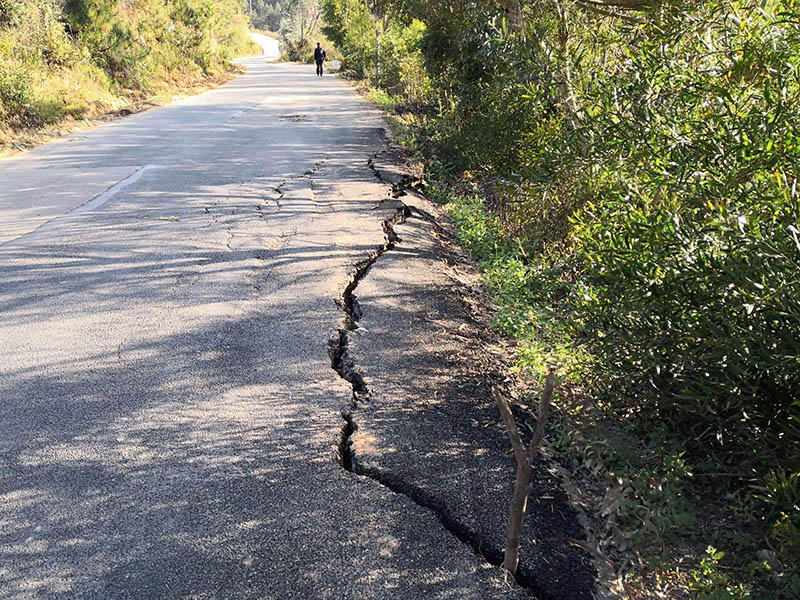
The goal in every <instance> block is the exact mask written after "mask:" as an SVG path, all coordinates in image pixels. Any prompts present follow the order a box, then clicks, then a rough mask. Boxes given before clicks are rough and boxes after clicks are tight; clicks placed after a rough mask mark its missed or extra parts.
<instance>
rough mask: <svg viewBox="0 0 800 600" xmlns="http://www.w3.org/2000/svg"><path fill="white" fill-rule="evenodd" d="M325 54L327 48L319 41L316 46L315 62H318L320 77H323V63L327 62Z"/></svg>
mask: <svg viewBox="0 0 800 600" xmlns="http://www.w3.org/2000/svg"><path fill="white" fill-rule="evenodd" d="M325 56H326V55H325V50H323V49H322V48H321V47H320V45H319V42H317V47H316V48H314V62H315V63H317V75H319V76H320V77H322V63H324V62H325Z"/></svg>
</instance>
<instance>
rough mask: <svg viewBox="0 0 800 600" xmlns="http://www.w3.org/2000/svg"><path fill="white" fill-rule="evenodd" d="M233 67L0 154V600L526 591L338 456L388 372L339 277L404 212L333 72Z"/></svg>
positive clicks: (372, 117)
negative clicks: (26, 148)
mask: <svg viewBox="0 0 800 600" xmlns="http://www.w3.org/2000/svg"><path fill="white" fill-rule="evenodd" d="M247 66H248V71H247V73H246V74H244V75H242V76H240V77H238V78H237V79H235V80H234V81H232V82H231V83H229V84H227V85H225V86H222V87H220V88H218V89H216V90H213V91H211V92H207V93H205V94H202V95H200V96H196V97H194V98H190V99H187V100H184V101H181V102H178V103H176V104H173V105H171V106H169V107H165V108H162V109H158V110H154V111H151V112H147V113H143V114H139V115H135V116H132V117H130V118H126V119H123V120H119V121H116V122H113V123H110V124H107V125H104V126H102V127H99V128H97V129H95V130H93V131H90V132H88V133H86V134H85V135H84V136H82V137H81V139H80V140H79V141H74V142H70V141H67V140H64V141H57V142H54V143H51V144H46V145H44V146H41V147H39V148H37V149H35V150H33V151H32V152H30V153H28V154H26V155H24V156H21V157H18V158H15V159H11V160H8V161H5V162H3V163H1V164H0V221H2V223H3V227H2V229H1V230H0V314H1V315H2V320H1V321H0V400H1V401H0V423H2V427H3V435H2V436H0V505H1V506H2V512H1V513H0V597H2V598H42V597H48V598H49V597H52V598H57V597H70V598H72V597H81V598H107V597H113V598H165V597H169V598H171V597H195V598H211V597H224V598H236V597H261V598H375V599H378V598H445V597H446V598H476V599H478V598H480V599H483V598H513V597H527V596H528V595H529V591H527V590H525V589H522V588H520V587H518V586H516V585H515V584H512V583H509V582H506V581H505V579H504V577H503V576H502V573H501V572H500V570H499V569H497V568H495V567H493V566H492V565H490V564H489V563H487V562H486V560H484V558H483V557H482V556H481V555H480V553H479V552H476V548H475V547H474V545H473V546H472V547H471V546H470V545H469V544H465V543H463V542H462V541H461V540H459V539H458V538H457V537H456V536H455V535H453V532H452V531H448V528H447V527H445V525H443V521H442V519H441V515H437V514H436V513H435V511H432V510H430V507H425V506H422V505H421V504H420V503H419V501H418V499H415V498H413V497H412V496H409V495H408V494H405V495H404V494H403V493H401V494H395V493H394V492H392V491H391V490H390V489H388V488H387V487H386V486H385V485H382V484H381V483H380V482H379V481H376V480H375V479H379V480H380V478H371V477H361V476H358V475H356V474H354V473H353V472H349V471H348V470H347V469H343V468H342V465H344V466H345V467H349V468H350V469H351V470H352V471H354V472H355V473H359V472H363V473H365V474H370V473H368V472H367V470H364V469H362V470H359V469H356V468H353V464H352V463H353V460H354V458H353V457H354V455H353V452H354V451H355V452H358V449H359V448H364V444H365V437H364V436H365V435H366V433H367V427H365V428H364V429H363V430H361V431H359V432H357V433H356V434H355V437H354V440H351V439H350V437H351V435H352V434H354V425H353V420H354V418H356V417H354V413H355V412H357V411H358V410H361V406H360V405H362V404H367V403H369V401H370V400H374V399H375V398H376V397H377V396H380V395H383V394H385V389H387V388H386V386H385V385H384V384H382V383H379V374H378V373H377V372H376V371H375V369H374V368H373V367H370V366H369V360H366V359H364V357H363V356H361V355H360V356H359V358H358V359H356V358H354V355H353V348H352V340H353V337H354V336H355V337H358V338H359V340H358V343H357V344H356V345H357V349H359V350H362V349H363V348H364V347H365V346H364V344H366V343H368V342H367V340H368V337H369V336H368V333H369V331H368V329H369V328H370V327H373V326H372V325H371V324H370V325H368V326H366V325H365V323H364V322H363V321H362V320H361V315H360V313H359V311H360V310H361V308H359V306H360V304H362V303H363V302H362V303H359V302H357V301H356V300H355V297H354V289H355V287H356V286H357V285H358V284H359V282H361V281H362V279H363V278H364V276H365V275H367V273H368V272H369V270H370V266H372V265H373V263H374V261H375V260H376V259H377V258H378V257H380V256H381V255H383V254H384V253H386V252H387V251H389V250H391V249H392V248H394V247H395V245H396V244H397V243H398V241H399V240H400V238H404V237H405V234H402V233H398V232H397V231H396V230H395V228H396V227H397V226H398V225H400V224H402V223H403V220H404V219H405V218H406V217H408V216H409V215H410V214H411V212H410V209H409V208H408V207H407V206H406V204H404V203H403V202H402V201H400V200H398V199H396V198H392V194H391V186H389V185H387V183H385V182H382V181H379V180H378V179H377V178H376V177H375V170H374V166H372V164H371V162H370V161H369V159H370V158H371V157H376V156H377V155H378V154H379V153H380V152H381V151H383V150H384V149H385V146H386V139H385V132H384V129H383V123H382V122H381V120H380V118H379V116H378V115H377V114H376V113H375V112H374V111H373V110H372V109H370V108H369V107H368V106H367V105H366V104H365V103H363V102H362V101H361V100H359V99H358V97H357V96H356V95H355V94H353V92H352V91H351V90H350V88H349V87H348V86H347V85H346V84H344V83H343V82H341V81H338V80H336V79H334V78H317V77H315V76H314V74H313V70H312V71H309V70H308V69H307V68H306V67H303V66H294V65H274V64H267V63H266V62H264V61H263V60H262V59H253V60H250V61H249V62H248V63H247ZM286 115H303V118H302V119H294V118H291V119H290V118H286ZM394 195H395V196H396V195H398V194H397V193H395V194H394ZM420 214H421V213H420ZM420 222H421V221H420ZM414 247H415V246H414V244H413V243H412V244H411V245H408V246H407V248H406V246H404V248H406V250H405V251H406V252H409V251H413V250H409V249H413V248H414ZM394 254H398V255H399V254H400V253H399V252H398V253H394ZM387 256H388V255H387ZM387 273H389V271H387ZM393 294H395V293H394V292H393ZM399 296H400V294H395V295H394V296H393V298H391V300H392V301H400V302H402V301H407V302H411V303H413V302H414V298H413V297H411V296H409V297H408V298H405V299H403V298H400V297H399ZM336 300H338V303H337V302H336ZM328 340H331V341H330V342H327V341H328ZM383 352H385V350H374V349H373V350H370V353H371V356H372V359H374V360H379V361H380V360H384V362H385V363H386V364H389V363H390V362H391V361H397V360H402V356H399V355H394V356H393V357H391V355H386V356H384V357H383V358H381V356H380V355H381V353H383ZM390 357H391V360H388V359H389V358H390ZM357 361H358V362H359V363H363V364H365V365H366V366H365V370H364V371H361V370H360V367H359V368H356V362H357ZM392 364H394V363H392ZM331 367H333V369H332V368H331ZM396 376H397V377H402V374H399V373H396ZM370 377H372V378H373V379H374V381H373V380H371V379H370ZM375 386H377V388H378V390H379V394H373V391H374V387H375ZM387 406H390V405H388V404H387ZM395 408H396V407H395ZM392 410H393V411H394V408H392ZM387 414H388V413H387ZM342 415H344V418H345V421H343V419H342ZM391 415H392V417H391V418H392V419H395V418H399V417H398V415H397V414H396V412H392V413H391ZM493 418H494V420H495V421H496V420H497V416H495V417H493ZM397 425H402V423H397ZM376 431H377V430H376ZM496 432H497V433H499V434H500V435H501V436H502V432H501V431H499V430H497V431H496ZM422 438H424V435H423V436H422ZM387 439H388V438H387ZM501 439H502V438H501ZM354 442H355V443H354ZM500 454H501V460H504V459H505V458H507V457H502V452H501V453H500ZM355 460H356V461H358V460H359V458H358V455H357V454H356V455H355ZM361 460H362V463H360V464H363V458H362V459H361ZM407 460H408V461H409V462H410V463H418V457H415V456H410V455H409V456H408V457H407ZM420 464H421V463H420ZM501 467H502V465H501ZM376 468H377V467H376ZM501 471H502V468H500V469H499V471H498V473H497V474H496V475H497V477H500V478H501V479H502V480H503V481H504V482H506V483H507V482H510V476H511V475H510V474H511V471H510V470H509V471H506V472H504V473H503V472H501ZM383 483H385V482H383ZM501 492H502V493H505V492H504V491H503V490H501ZM485 510H491V511H495V512H502V513H504V512H505V507H504V506H502V505H501V506H500V508H499V510H498V507H497V506H494V505H493V506H490V507H487V508H485ZM570 522H571V521H570ZM451 529H452V528H451ZM570 535H571V534H570ZM565 539H566V538H565ZM574 564H581V568H583V569H584V570H585V571H586V572H587V573H589V576H588V577H589V578H588V580H587V581H589V583H588V584H581V585H583V587H580V586H578V587H580V590H579V591H580V594H578V595H564V596H563V597H565V598H566V597H570V598H571V597H576V598H578V597H580V598H588V597H591V569H590V567H588V566H587V565H583V564H582V563H580V561H579V560H578V561H577V562H575V563H574ZM554 581H555V583H554V584H553V586H551V587H550V588H547V589H543V590H537V593H539V594H540V595H541V594H543V595H544V596H549V597H556V596H552V594H551V593H552V591H553V589H558V587H559V586H563V585H566V581H565V580H563V579H559V578H558V577H556V578H555V580H554ZM576 589H577V588H576ZM548 590H549V591H548Z"/></svg>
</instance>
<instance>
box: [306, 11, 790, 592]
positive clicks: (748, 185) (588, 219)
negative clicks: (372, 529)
mask: <svg viewBox="0 0 800 600" xmlns="http://www.w3.org/2000/svg"><path fill="white" fill-rule="evenodd" d="M321 7H322V15H323V26H322V30H323V32H324V33H325V35H326V36H327V38H328V39H329V40H331V41H332V42H333V43H335V45H336V47H337V50H338V52H339V53H340V54H341V60H342V66H343V70H344V71H345V72H347V73H349V74H350V75H351V76H352V77H354V78H358V79H362V80H363V81H364V82H365V85H366V86H367V87H368V90H369V92H368V93H369V95H370V97H371V98H372V99H373V100H374V101H375V102H376V103H377V104H379V105H381V106H382V107H383V108H384V109H385V110H386V111H387V113H388V115H389V118H390V121H391V122H392V124H393V127H394V129H395V133H396V139H397V140H398V141H400V142H402V143H403V144H404V145H405V146H406V147H407V148H408V149H409V150H410V151H411V152H413V153H414V154H415V156H416V158H417V159H418V160H419V162H420V163H421V164H422V165H423V167H424V169H425V172H426V179H427V184H428V194H429V196H431V197H432V198H434V199H436V200H438V201H440V202H443V203H446V204H447V206H448V207H449V210H450V214H451V215H452V218H453V220H454V222H455V224H456V226H457V228H458V231H459V234H460V237H461V240H462V243H463V244H464V245H465V246H466V248H467V249H468V250H469V251H470V252H471V253H472V255H473V256H474V257H475V259H476V260H477V261H479V263H480V265H481V266H482V267H483V269H484V272H485V274H486V279H487V282H488V284H489V286H490V288H491V290H492V291H493V294H494V299H495V303H496V315H495V318H494V325H495V326H496V327H497V328H498V329H499V330H501V331H503V332H506V333H508V334H511V335H513V336H515V337H516V338H517V339H518V340H519V351H518V355H517V363H516V368H517V369H518V370H520V371H521V372H529V373H531V374H538V373H542V372H543V371H544V370H545V368H544V367H545V365H546V364H549V363H551V362H553V361H555V362H556V363H557V364H558V365H559V375H560V377H561V380H562V385H561V386H560V390H561V392H560V396H559V398H558V399H557V401H558V408H559V414H558V416H557V419H556V423H555V425H554V426H553V427H552V428H551V431H550V433H549V437H550V443H551V446H552V447H553V448H555V449H556V450H557V451H558V452H559V453H560V455H561V457H562V461H563V462H564V464H565V466H567V467H568V468H570V469H571V470H572V471H573V472H574V473H575V474H576V475H577V476H579V477H582V478H583V481H584V488H585V490H586V492H587V494H588V495H589V496H590V497H591V496H592V495H593V497H594V498H595V502H594V508H595V515H594V518H595V528H596V529H597V531H596V532H595V533H596V534H597V537H598V539H599V544H598V547H597V548H595V549H594V551H595V552H596V553H597V555H598V557H600V559H601V560H603V561H606V562H607V563H608V564H609V565H610V566H611V568H612V570H613V572H614V573H616V574H617V577H616V582H615V585H616V592H617V593H618V595H620V596H624V597H632V598H645V597H647V598H651V597H665V598H684V597H688V598H704V599H711V598H713V599H734V598H735V599H743V598H753V599H762V598H763V599H767V598H769V599H772V598H774V599H790V598H798V597H800V571H798V565H800V560H798V557H799V556H800V395H799V391H800V223H798V218H799V216H800V212H799V211H800V207H799V206H798V202H799V201H800V198H799V197H798V189H797V176H798V173H800V137H798V131H800V75H799V74H798V68H799V67H800V2H798V1H797V0H743V1H725V0H701V1H699V2H691V3H689V2H683V1H680V0H679V1H675V2H661V1H649V0H641V1H638V0H637V1H634V2H631V1H628V0H625V1H622V0H601V1H592V2H589V1H588V0H523V1H516V0H501V1H498V2H486V3H460V4H459V7H458V10H453V7H452V5H451V3H446V2H442V1H441V0H382V1H375V2H373V1H369V2H364V1H363V0H321Z"/></svg>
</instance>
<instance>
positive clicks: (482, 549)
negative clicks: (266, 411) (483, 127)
mask: <svg viewBox="0 0 800 600" xmlns="http://www.w3.org/2000/svg"><path fill="white" fill-rule="evenodd" d="M368 165H369V167H370V168H371V170H372V172H373V174H374V175H375V177H376V178H377V179H378V180H380V181H381V182H383V183H386V181H385V180H384V178H383V177H382V176H381V174H380V172H379V171H378V169H376V167H375V165H374V164H373V160H372V159H370V160H369V162H368ZM415 181H416V178H413V177H410V176H407V177H403V178H402V179H401V180H400V182H395V183H392V187H391V196H390V198H393V199H395V200H396V201H397V202H399V203H400V207H399V208H397V209H396V213H395V215H394V216H393V217H392V218H390V219H385V220H383V222H382V227H383V232H384V236H385V243H384V244H383V245H381V246H378V247H376V248H375V249H374V250H372V251H371V252H370V253H369V255H368V256H367V257H366V258H364V259H362V260H360V261H358V262H357V263H355V265H354V266H353V268H352V269H351V270H350V273H349V275H348V279H347V285H346V286H345V288H344V290H343V292H342V294H341V296H340V297H339V298H338V299H337V300H336V303H337V305H338V306H339V309H340V310H341V311H342V312H343V313H344V315H343V319H342V326H341V327H340V328H339V329H338V330H337V331H336V333H335V334H334V335H332V336H331V338H330V340H329V342H328V354H329V356H330V358H331V368H332V369H333V370H335V371H336V372H337V373H338V374H339V376H340V377H341V378H342V379H344V380H345V381H347V382H348V383H350V385H351V386H352V396H351V401H350V405H349V406H348V407H346V408H344V409H342V419H343V420H344V425H343V426H342V429H341V434H340V439H339V444H338V448H337V460H338V462H339V464H340V465H341V466H342V468H344V469H345V470H346V471H349V472H351V473H354V474H356V475H362V476H366V477H369V478H370V479H373V480H374V481H377V482H378V483H379V484H381V485H382V486H384V487H386V488H388V489H389V490H391V491H392V492H394V493H396V494H400V495H403V496H405V497H407V498H409V499H410V500H411V501H412V502H414V503H415V504H416V505H417V506H420V507H422V508H425V509H426V510H429V511H431V512H432V513H433V514H434V516H435V517H436V518H437V520H438V521H439V522H440V523H441V524H442V526H444V528H445V529H447V531H449V532H450V533H451V534H452V535H453V536H454V537H455V538H456V539H458V540H459V541H460V542H462V543H464V544H466V545H468V546H469V547H470V548H471V549H472V550H473V552H474V553H475V554H476V555H477V556H478V557H480V558H481V559H483V560H485V561H486V562H487V563H489V564H491V565H494V566H500V565H501V563H502V561H503V555H502V551H499V552H498V550H497V549H495V548H492V547H491V546H489V547H486V546H485V544H484V543H483V542H482V540H481V539H480V536H479V535H478V534H477V533H476V532H473V531H471V530H470V529H469V528H467V527H465V526H464V525H463V524H462V523H460V522H459V521H458V519H456V518H455V517H454V516H453V515H452V514H450V512H449V511H448V510H447V508H446V507H444V506H442V505H441V503H440V502H438V501H437V500H436V499H435V498H433V497H432V496H431V495H430V494H428V493H426V492H425V491H424V490H422V489H419V488H417V487H416V486H414V485H412V484H409V483H408V482H404V481H398V480H396V479H395V478H392V477H389V476H387V475H386V474H385V473H382V472H381V471H380V470H376V469H373V468H366V467H364V466H363V465H360V464H358V461H357V459H356V457H355V456H354V454H353V450H352V436H353V434H354V433H355V432H356V431H357V430H358V425H357V424H356V422H355V420H354V418H353V412H354V410H355V409H357V408H358V406H359V405H360V404H363V403H368V402H371V400H372V398H371V396H370V391H369V389H368V387H367V384H366V382H365V381H364V378H363V376H362V375H361V373H359V371H358V369H357V367H356V365H355V361H354V359H353V358H352V356H351V355H350V352H349V335H350V333H351V332H355V331H357V330H358V328H359V320H360V318H361V314H362V313H361V308H360V306H359V304H358V299H357V297H356V295H355V290H356V288H357V287H358V284H359V283H360V282H361V280H363V279H364V277H366V275H367V274H368V273H369V271H370V269H371V268H372V266H373V265H374V264H375V263H376V262H377V260H378V259H379V258H380V257H381V256H383V255H384V254H385V253H386V252H389V251H391V250H393V249H394V248H395V245H396V244H397V243H400V242H401V241H402V240H401V239H400V238H399V237H398V236H397V233H396V232H395V229H394V226H395V225H401V224H403V223H405V222H406V219H407V218H409V217H411V216H412V209H411V208H410V207H408V206H407V205H406V204H404V203H402V202H401V201H400V200H397V199H398V198H400V197H402V196H404V195H406V192H405V190H406V189H408V188H409V187H411V186H412V185H413V183H414V182H415ZM414 214H416V211H414ZM419 216H420V218H422V219H423V220H427V219H425V217H426V216H427V217H429V215H419ZM429 218H430V217H429ZM517 583H518V584H520V586H521V588H522V589H523V590H525V591H527V592H529V593H530V589H527V590H526V589H525V588H526V587H527V586H526V585H524V582H520V581H517Z"/></svg>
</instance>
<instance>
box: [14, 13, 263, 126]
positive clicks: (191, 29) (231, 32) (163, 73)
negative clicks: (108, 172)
mask: <svg viewBox="0 0 800 600" xmlns="http://www.w3.org/2000/svg"><path fill="white" fill-rule="evenodd" d="M250 45H251V41H250V40H249V35H248V33H247V22H246V18H245V16H244V15H243V14H242V12H241V10H240V8H239V5H238V0H169V1H168V2H161V1H157V0H127V1H126V2H123V3H120V2H117V1H115V0H97V1H95V0H91V1H90V0H63V1H62V0H36V1H34V0H0V125H3V126H6V127H10V128H12V129H13V128H20V127H33V126H39V125H43V124H46V123H49V122H53V121H57V120H59V119H61V118H64V117H65V116H68V115H70V116H73V117H80V116H83V115H84V114H86V113H87V112H90V111H99V110H103V109H105V110H108V109H109V108H111V109H113V108H116V107H119V106H122V105H125V104H126V103H128V102H129V101H130V99H131V98H135V97H137V96H142V95H146V94H151V93H154V92H157V91H159V90H165V89H167V88H168V87H170V86H172V85H174V84H175V83H176V82H179V81H180V82H185V83H188V82H191V81H196V80H199V79H200V78H202V77H205V76H208V75H214V74H217V73H220V72H222V71H223V70H225V69H227V68H228V64H229V63H228V61H229V60H230V59H231V58H232V57H233V56H234V55H236V54H242V53H245V52H247V51H248V50H249V49H250Z"/></svg>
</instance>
